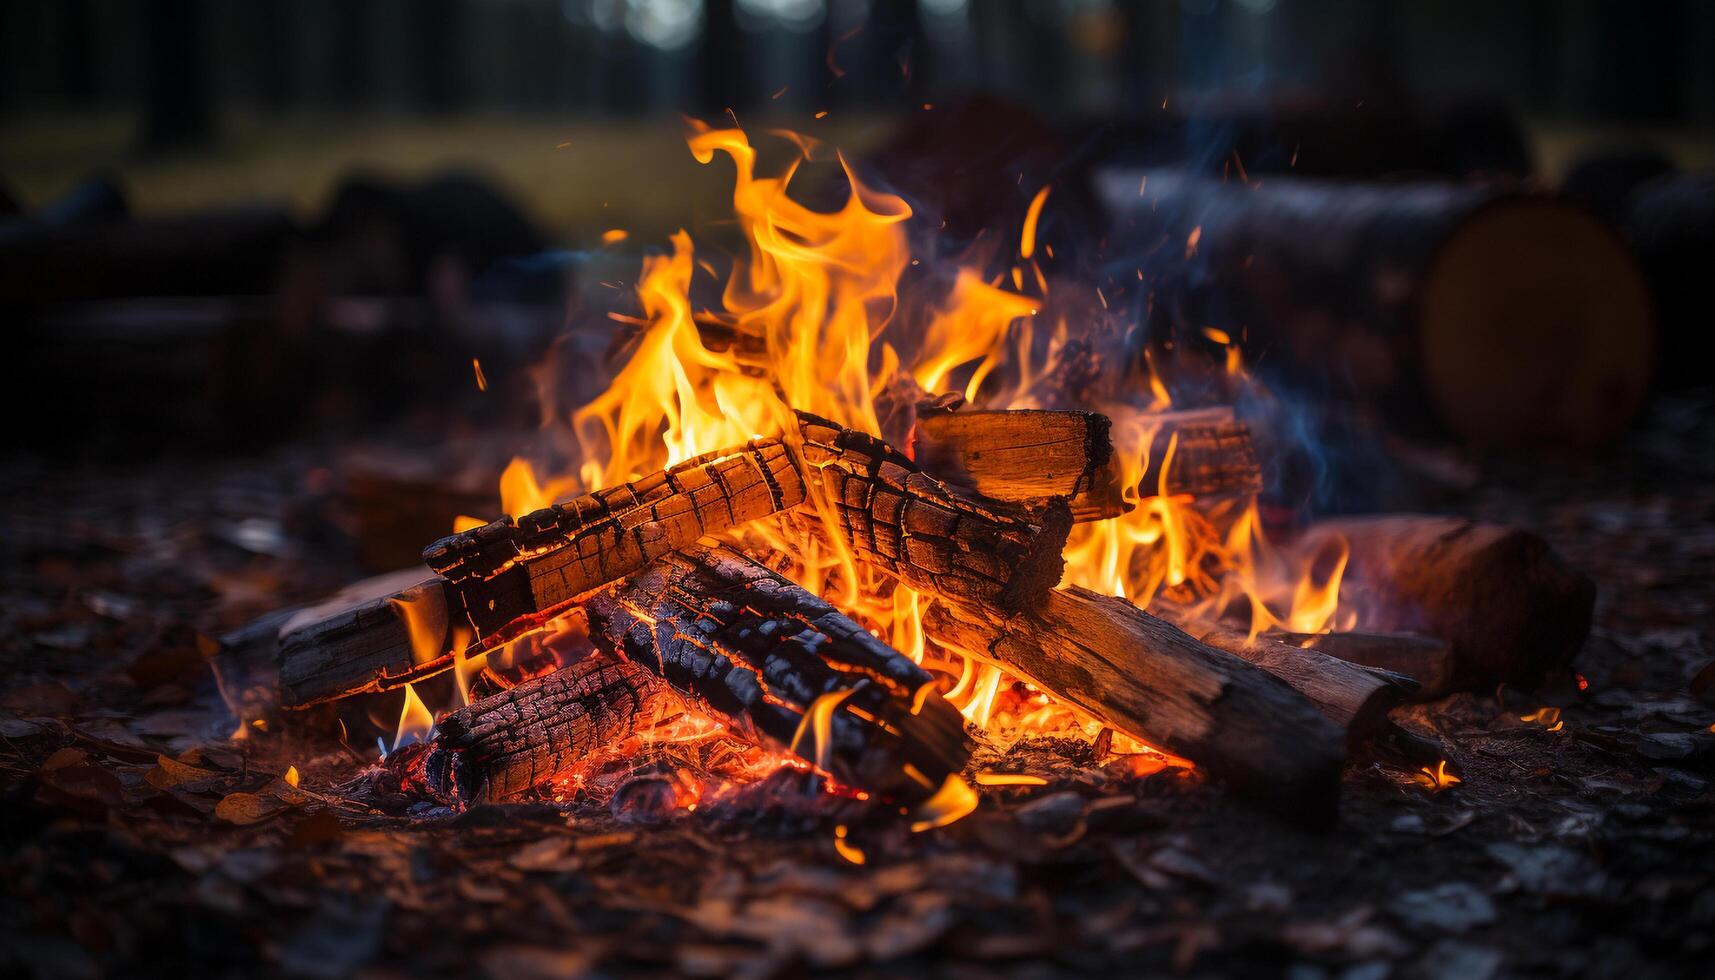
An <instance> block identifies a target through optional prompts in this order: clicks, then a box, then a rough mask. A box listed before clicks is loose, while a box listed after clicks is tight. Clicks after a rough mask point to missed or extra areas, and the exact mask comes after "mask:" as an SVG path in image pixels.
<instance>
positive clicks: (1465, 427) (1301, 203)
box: [1099, 171, 1655, 447]
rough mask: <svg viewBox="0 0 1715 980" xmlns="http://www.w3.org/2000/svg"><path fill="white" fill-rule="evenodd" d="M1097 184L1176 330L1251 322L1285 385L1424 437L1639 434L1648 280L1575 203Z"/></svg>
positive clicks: (1560, 438)
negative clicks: (1342, 393)
mask: <svg viewBox="0 0 1715 980" xmlns="http://www.w3.org/2000/svg"><path fill="white" fill-rule="evenodd" d="M1099 184H1100V188H1099V189H1100V193H1101V196H1102V198H1103V199H1104V201H1105V202H1106V204H1107V205H1108V207H1109V209H1110V211H1111V213H1112V214H1113V217H1114V219H1115V223H1116V225H1117V226H1118V227H1117V228H1116V232H1115V234H1116V240H1117V241H1118V242H1119V247H1126V246H1129V247H1131V248H1132V249H1133V250H1134V251H1135V252H1136V253H1138V254H1139V255H1140V257H1141V256H1143V255H1147V256H1148V258H1147V259H1142V258H1140V261H1144V262H1146V264H1145V265H1144V266H1143V269H1144V271H1145V273H1146V274H1147V273H1152V272H1153V273H1154V274H1156V276H1157V287H1156V292H1157V294H1158V296H1159V297H1160V298H1158V300H1157V302H1156V304H1155V308H1156V309H1158V310H1161V311H1164V312H1165V313H1166V315H1169V316H1171V317H1173V318H1174V326H1176V327H1177V328H1179V329H1181V330H1183V331H1184V332H1185V333H1186V335H1187V336H1194V335H1196V333H1197V332H1198V331H1199V330H1200V329H1201V328H1202V327H1203V325H1205V324H1216V325H1218V326H1220V325H1238V324H1244V325H1245V327H1246V329H1247V331H1248V333H1249V337H1250V339H1251V341H1252V342H1253V343H1254V344H1256V345H1258V346H1259V347H1261V348H1265V349H1267V350H1268V351H1269V355H1270V360H1271V361H1272V362H1273V364H1274V365H1275V366H1276V368H1277V369H1278V370H1281V371H1284V372H1287V373H1289V374H1295V375H1296V376H1297V377H1298V378H1300V379H1301V380H1302V381H1303V382H1304V383H1305V384H1306V385H1326V384H1328V383H1329V382H1333V383H1334V384H1336V385H1338V386H1341V387H1342V388H1344V389H1345V390H1346V391H1347V392H1348V393H1350V394H1352V395H1355V396H1357V397H1358V398H1359V399H1362V400H1365V401H1367V402H1369V403H1370V404H1372V405H1374V406H1377V407H1379V408H1382V409H1384V410H1385V411H1386V412H1387V413H1388V414H1389V415H1391V416H1392V417H1393V419H1394V421H1395V422H1396V423H1399V424H1401V425H1403V426H1406V427H1409V428H1411V429H1413V430H1416V431H1417V432H1419V433H1426V434H1433V433H1436V432H1445V431H1452V432H1454V433H1457V434H1459V435H1461V436H1463V437H1464V438H1466V439H1469V440H1471V441H1473V442H1477V443H1482V444H1485V445H1490V446H1520V447H1536V446H1542V445H1544V444H1561V445H1571V446H1590V445H1595V444H1599V443H1602V442H1604V441H1606V440H1608V439H1611V438H1612V437H1614V436H1616V435H1618V434H1619V433H1621V432H1623V431H1625V428H1626V427H1627V426H1628V425H1629V424H1630V422H1631V420H1632V418H1633V417H1634V416H1635V415H1636V413H1637V411H1638V409H1639V407H1640V406H1641V405H1642V403H1643V399H1644V396H1645V394H1646V393H1647V391H1648V385H1649V378H1650V369H1651V355H1652V346H1653V336H1654V333H1655V323H1654V317H1653V315H1652V313H1651V309H1650V302H1649V296H1648V294H1647V292H1646V290H1645V286H1644V282H1643V280H1642V277H1641V276H1640V275H1639V273H1638V271H1637V268H1636V266H1635V263H1634V262H1633V261H1632V259H1631V258H1630V256H1628V255H1627V253H1626V251H1625V249H1624V248H1623V246H1622V245H1621V243H1620V242H1619V240H1618V239H1617V238H1616V236H1615V235H1614V234H1613V233H1612V232H1611V231H1610V230H1609V229H1607V228H1606V227H1604V226H1603V225H1602V224H1601V223H1600V222H1599V221H1597V220H1596V219H1595V218H1594V217H1593V216H1591V215H1589V214H1586V213H1584V212H1583V211H1582V210H1580V209H1578V208H1576V207H1573V206H1571V205H1568V204H1566V203H1563V202H1560V201H1557V200H1553V199H1549V198H1544V197H1535V196H1529V195H1524V194H1510V193H1506V192H1504V191H1501V190H1499V189H1496V188H1493V187H1478V186H1470V185H1456V184H1439V183H1415V184H1402V183H1390V184H1386V185H1380V184H1376V185H1364V184H1332V183H1326V182H1317V181H1313V180H1301V179H1294V178H1290V177H1277V176H1269V177H1267V178H1266V179H1264V180H1263V181H1262V182H1261V183H1260V185H1259V186H1253V185H1251V184H1249V183H1248V182H1238V181H1235V182H1233V183H1232V184H1223V183H1221V182H1218V181H1214V180H1205V179H1201V178H1197V177H1192V176H1187V175H1185V174H1181V173H1172V172H1151V173H1147V174H1144V173H1139V172H1130V171H1113V172H1109V173H1106V174H1103V175H1101V176H1100V180H1099ZM1521 256H1523V257H1524V258H1522V259H1521V258H1520V257H1521ZM1497 270H1504V272H1497Z"/></svg>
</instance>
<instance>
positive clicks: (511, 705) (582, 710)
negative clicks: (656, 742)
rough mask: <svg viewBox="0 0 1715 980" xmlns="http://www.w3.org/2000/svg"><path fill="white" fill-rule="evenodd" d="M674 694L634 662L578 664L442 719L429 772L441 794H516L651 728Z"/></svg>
mask: <svg viewBox="0 0 1715 980" xmlns="http://www.w3.org/2000/svg"><path fill="white" fill-rule="evenodd" d="M672 701H673V698H672V695H671V694H670V693H669V692H668V691H667V686H666V685H665V684H663V683H662V682H661V680H660V679H659V678H657V677H656V676H655V675H653V674H651V673H650V672H648V671H647V670H644V669H643V668H641V667H639V666H637V665H636V664H629V663H615V662H611V661H607V660H603V659H597V660H593V661H585V662H582V663H578V664H573V665H572V666H570V667H565V668H563V669H561V670H557V671H555V672H554V673H552V674H548V675H546V676H544V677H538V678H536V679H534V680H530V681H526V682H524V683H522V684H520V685H518V686H517V687H513V688H509V689H508V690H505V691H502V692H500V693H499V694H496V695H494V696H493V697H489V698H484V699H483V700H481V701H478V702H476V703H474V704H470V705H467V706H465V707H463V708H460V709H459V710H457V711H454V712H452V713H451V714H449V715H447V716H446V717H444V718H442V719H441V720H440V722H439V723H438V725H437V730H438V731H437V734H436V736H435V739H434V743H433V745H432V747H431V748H430V749H429V751H428V755H427V757H426V759H425V761H424V765H423V778H424V781H425V782H426V783H427V785H428V787H429V790H430V792H431V793H432V794H434V796H436V797H437V798H439V799H451V800H457V801H459V802H461V803H487V802H494V801H498V800H506V799H510V798H512V797H515V796H517V795H519V794H520V793H524V792H526V791H528V790H530V789H533V788H535V787H537V786H541V785H542V784H544V783H546V782H548V781H550V780H551V779H553V778H554V777H555V776H557V775H559V774H561V773H564V772H566V771H567V770H569V769H571V768H572V767H573V766H574V765H576V764H577V763H578V762H579V761H580V760H582V759H584V758H585V757H587V756H589V755H591V754H593V753H594V752H596V751H598V750H600V749H601V748H603V747H605V746H608V745H610V744H612V743H614V742H617V741H619V740H620V739H623V738H625V737H627V736H629V735H632V734H634V733H636V732H638V731H640V730H642V729H644V728H647V727H648V726H649V725H651V724H653V723H654V722H655V721H656V720H657V719H658V718H659V717H660V714H661V711H662V709H664V708H665V707H667V706H668V705H670V704H671V703H672Z"/></svg>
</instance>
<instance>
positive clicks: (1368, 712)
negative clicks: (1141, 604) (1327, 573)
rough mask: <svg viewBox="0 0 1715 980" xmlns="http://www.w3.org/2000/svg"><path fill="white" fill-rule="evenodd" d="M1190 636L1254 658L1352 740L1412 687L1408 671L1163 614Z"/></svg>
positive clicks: (1370, 730)
mask: <svg viewBox="0 0 1715 980" xmlns="http://www.w3.org/2000/svg"><path fill="white" fill-rule="evenodd" d="M1168 619H1169V621H1170V622H1172V623H1174V624H1175V625H1177V626H1179V628H1181V629H1183V630H1184V631H1185V632H1186V633H1187V634H1188V635H1190V636H1191V637H1193V638H1194V639H1197V640H1201V641H1202V642H1204V643H1207V644H1208V645H1210V646H1212V647H1214V648H1216V649H1218V650H1225V651H1226V652H1228V653H1230V654H1232V655H1234V656H1236V657H1239V658H1241V659H1243V660H1245V661H1246V662H1248V663H1252V664H1255V665H1256V666H1258V667H1260V668H1262V669H1263V670H1265V671H1267V672H1268V673H1270V674H1272V675H1274V676H1275V677H1278V678H1280V679H1281V680H1283V681H1285V682H1286V683H1287V685H1288V686H1289V687H1291V688H1292V689H1293V690H1294V691H1297V692H1298V693H1299V694H1302V695H1304V696H1305V697H1306V698H1308V699H1309V700H1310V703H1311V704H1314V705H1315V706H1316V710H1318V711H1320V712H1322V715H1323V717H1325V718H1327V719H1328V720H1329V721H1331V722H1333V723H1334V724H1336V725H1339V726H1340V728H1341V729H1342V730H1344V731H1345V732H1346V739H1347V742H1348V743H1349V744H1354V745H1355V744H1357V743H1359V742H1362V741H1364V740H1365V739H1367V738H1368V737H1370V736H1371V735H1374V734H1375V733H1376V732H1378V731H1380V730H1381V728H1382V726H1383V724H1384V723H1385V722H1386V720H1387V713H1388V710H1389V709H1390V708H1393V707H1394V706H1396V705H1398V704H1400V703H1401V702H1402V701H1403V700H1404V699H1405V697H1406V696H1407V695H1409V694H1411V693H1412V692H1413V691H1415V690H1416V689H1417V683H1416V682H1415V681H1413V680H1412V679H1411V678H1409V677H1404V676H1402V675H1399V674H1394V673H1390V672H1387V671H1381V670H1376V669H1374V668H1370V667H1361V666H1359V665H1357V664H1351V663H1347V662H1346V661H1344V660H1340V659H1338V658H1335V657H1333V656H1330V655H1328V654H1326V653H1322V652H1320V651H1317V650H1307V649H1304V648H1302V647H1299V646H1296V645H1294V644H1292V643H1289V642H1286V641H1285V640H1283V639H1280V638H1277V637H1272V636H1267V635H1263V636H1257V637H1255V638H1252V637H1251V635H1250V632H1249V631H1248V630H1244V629H1238V628H1235V627H1231V626H1225V625H1221V624H1217V623H1207V622H1200V621H1197V620H1194V619H1188V618H1186V617H1183V616H1177V615H1174V616H1168Z"/></svg>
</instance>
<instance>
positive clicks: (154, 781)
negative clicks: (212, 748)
mask: <svg viewBox="0 0 1715 980" xmlns="http://www.w3.org/2000/svg"><path fill="white" fill-rule="evenodd" d="M217 775H219V773H217V772H215V771H214V770H212V769H199V768H197V767H196V766H187V765H185V764H184V763H183V762H180V761H178V760H177V759H173V758H170V757H168V756H164V755H163V756H159V757H158V758H156V759H155V768H153V769H151V770H149V773H148V775H146V776H144V777H143V778H144V779H145V780H147V781H148V783H149V785H150V786H153V787H155V788H156V789H160V790H166V789H172V788H173V787H174V786H178V785H181V784H183V783H193V782H196V781H197V780H199V779H212V778H214V777H215V776H217Z"/></svg>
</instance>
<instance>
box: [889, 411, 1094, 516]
mask: <svg viewBox="0 0 1715 980" xmlns="http://www.w3.org/2000/svg"><path fill="white" fill-rule="evenodd" d="M1111 426H1112V423H1111V422H1109V421H1108V417H1107V416H1106V415H1101V414H1098V413H1096V412H1050V411H1032V410H1025V411H982V410H965V411H956V412H936V413H930V414H920V415H919V416H918V418H917V424H916V426H915V427H914V428H913V431H912V442H911V458H912V459H913V460H915V461H916V463H917V465H918V466H921V467H922V468H923V470H924V471H925V472H927V473H931V474H933V475H934V476H935V477H936V478H937V479H940V480H944V481H946V482H947V483H950V484H952V485H954V486H957V487H964V488H967V489H970V490H974V491H976V492H977V493H980V494H982V495H983V496H985V497H993V498H994V499H996V500H1012V501H1018V502H1021V503H1043V502H1046V501H1047V499H1048V498H1049V497H1065V498H1066V499H1067V500H1072V499H1073V498H1079V497H1082V498H1086V499H1089V497H1090V493H1091V491H1092V490H1094V489H1096V487H1097V485H1098V483H1097V481H1098V479H1099V478H1100V477H1101V476H1102V474H1103V472H1104V468H1105V467H1106V466H1107V465H1108V462H1109V460H1111V459H1112V458H1113V454H1114V447H1113V441H1112V440H1111V439H1110V438H1109V436H1108V430H1109V428H1111ZM1097 499H1098V500H1099V499H1100V498H1097ZM1108 503H1109V504H1110V506H1109V507H1107V508H1103V507H1099V506H1096V507H1087V508H1085V510H1084V511H1080V509H1079V508H1078V507H1077V506H1074V507H1073V510H1072V516H1073V519H1074V520H1101V519H1103V518H1106V517H1114V516H1117V515H1119V514H1122V513H1124V512H1125V510H1126V509H1127V507H1126V505H1125V502H1124V501H1123V500H1120V499H1118V498H1117V496H1116V497H1112V498H1108Z"/></svg>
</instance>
